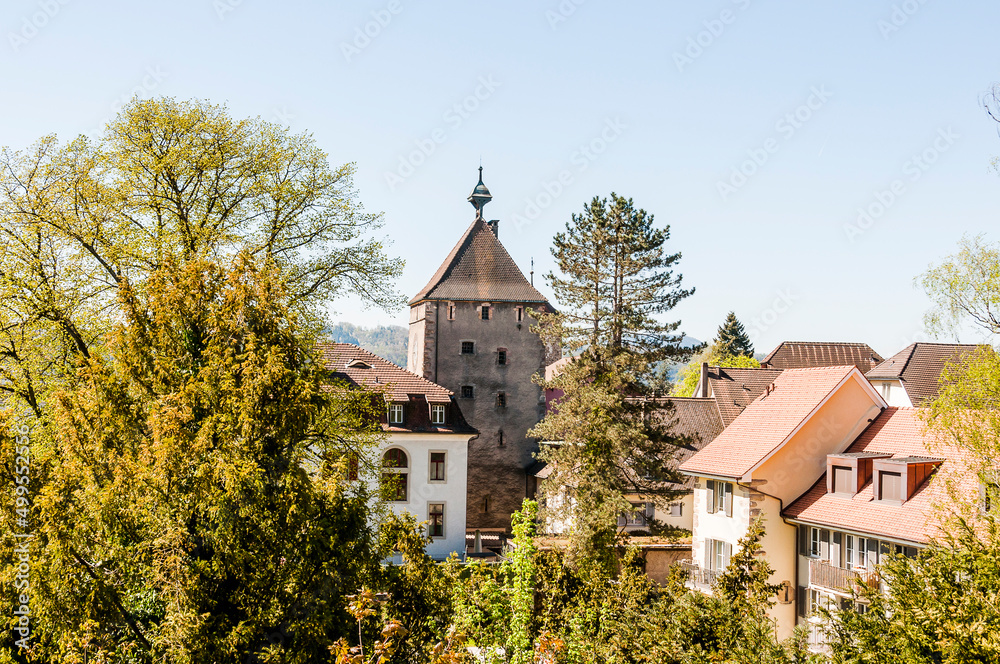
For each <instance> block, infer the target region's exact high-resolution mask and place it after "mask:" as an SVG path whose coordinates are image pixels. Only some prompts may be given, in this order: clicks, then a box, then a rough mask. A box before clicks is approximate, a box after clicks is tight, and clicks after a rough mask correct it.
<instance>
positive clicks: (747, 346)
mask: <svg viewBox="0 0 1000 664" xmlns="http://www.w3.org/2000/svg"><path fill="white" fill-rule="evenodd" d="M713 343H714V345H715V346H716V347H717V348H718V351H719V354H720V355H722V356H724V357H740V356H741V355H744V356H746V357H753V343H752V342H751V341H750V337H748V336H747V333H746V330H744V329H743V323H741V322H740V321H739V319H738V318H736V313H735V312H732V311H730V312H729V313H728V314H727V315H726V320H725V321H723V323H722V325H720V326H719V331H718V333H717V334H716V335H715V340H714V342H713Z"/></svg>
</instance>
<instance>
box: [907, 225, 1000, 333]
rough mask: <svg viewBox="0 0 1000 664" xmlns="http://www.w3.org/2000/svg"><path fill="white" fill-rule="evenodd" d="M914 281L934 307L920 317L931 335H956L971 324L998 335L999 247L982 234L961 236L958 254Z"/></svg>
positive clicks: (999, 327) (999, 315)
mask: <svg viewBox="0 0 1000 664" xmlns="http://www.w3.org/2000/svg"><path fill="white" fill-rule="evenodd" d="M916 282H917V283H918V284H919V285H920V286H921V287H922V288H923V289H924V292H926V293H927V296H928V297H930V299H931V301H932V302H933V303H934V307H933V308H932V309H931V310H930V311H929V312H928V313H927V314H926V315H925V316H924V324H925V325H926V326H927V329H928V331H929V332H930V333H931V334H933V335H935V336H938V335H943V334H946V333H950V334H953V335H954V336H955V337H957V336H958V335H959V332H960V331H961V330H962V328H963V327H964V326H965V325H967V324H971V325H973V326H974V327H978V328H981V329H984V330H986V331H988V332H990V333H992V334H1000V314H998V313H997V312H1000V246H998V245H997V244H996V243H988V242H986V241H985V240H984V237H983V236H982V235H977V236H975V237H971V238H970V237H963V238H962V241H961V242H960V243H959V251H958V252H957V253H955V254H953V255H951V256H948V257H947V258H945V260H944V261H942V262H941V264H939V265H932V266H931V267H929V268H928V269H927V271H926V272H924V273H923V274H922V275H920V276H919V277H917V279H916Z"/></svg>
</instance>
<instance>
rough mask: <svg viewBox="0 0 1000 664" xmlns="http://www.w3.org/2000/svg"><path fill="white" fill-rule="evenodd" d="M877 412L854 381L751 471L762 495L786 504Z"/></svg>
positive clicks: (871, 398)
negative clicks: (772, 497) (773, 497)
mask: <svg viewBox="0 0 1000 664" xmlns="http://www.w3.org/2000/svg"><path fill="white" fill-rule="evenodd" d="M879 412H881V404H880V403H879V402H878V401H877V400H876V399H875V397H874V396H873V395H871V393H869V392H867V391H866V389H865V387H864V386H863V385H862V384H861V383H860V382H859V381H858V380H855V379H854V378H851V379H850V380H848V381H847V382H846V383H845V384H844V385H842V386H841V387H840V389H838V390H837V392H836V393H835V394H834V395H833V396H832V397H830V398H829V399H827V401H826V402H824V403H823V404H822V405H821V406H820V407H819V409H818V410H817V411H816V412H815V413H814V414H813V415H812V416H811V417H810V418H809V419H808V420H807V421H806V423H805V425H803V426H802V428H800V429H799V430H798V431H797V432H796V433H795V434H793V436H792V438H791V439H790V440H788V441H787V442H786V443H785V445H784V446H783V447H782V448H781V449H779V450H778V451H777V452H775V453H774V454H773V455H772V456H771V457H770V458H769V459H768V460H767V461H765V462H764V463H762V464H761V465H760V466H759V467H758V468H757V469H756V470H754V471H752V473H751V479H753V480H758V481H764V482H766V484H762V485H761V486H763V487H765V488H764V489H763V491H764V493H767V494H769V495H772V496H775V497H776V498H779V499H781V500H782V501H784V504H785V505H788V504H789V503H791V502H792V501H793V500H795V499H796V498H798V497H799V496H801V495H802V494H803V493H805V492H806V491H807V490H808V489H809V488H810V487H811V486H812V485H813V484H815V482H816V480H817V479H819V477H820V475H822V474H823V473H824V472H826V457H827V455H828V454H836V453H840V452H843V451H844V450H846V449H847V448H848V446H850V444H851V443H852V442H854V440H855V439H856V438H857V437H858V435H860V434H861V432H862V431H864V430H865V428H867V426H868V425H869V424H870V422H869V420H871V419H874V418H875V417H876V416H877V415H878V414H879Z"/></svg>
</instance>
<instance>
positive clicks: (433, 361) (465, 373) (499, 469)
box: [407, 167, 559, 529]
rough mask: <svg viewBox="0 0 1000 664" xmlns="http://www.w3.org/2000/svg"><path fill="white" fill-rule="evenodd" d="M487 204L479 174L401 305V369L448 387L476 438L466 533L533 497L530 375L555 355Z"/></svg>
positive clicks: (540, 302)
mask: <svg viewBox="0 0 1000 664" xmlns="http://www.w3.org/2000/svg"><path fill="white" fill-rule="evenodd" d="M492 198H493V196H492V195H491V194H490V191H489V189H487V188H486V185H484V184H483V169H482V167H480V168H479V182H478V183H477V184H476V187H475V189H473V191H472V194H471V195H470V196H469V202H470V203H472V206H473V207H474V208H475V210H476V217H475V220H474V221H473V222H472V225H471V226H469V227H468V228H467V229H466V231H465V233H463V234H462V236H461V238H459V240H458V244H456V245H455V247H454V248H453V249H452V250H451V253H449V254H448V257H447V258H445V261H444V263H442V264H441V267H440V268H438V270H437V272H436V273H435V274H434V276H433V277H431V280H430V282H428V284H427V285H426V286H424V288H423V289H421V290H420V292H419V293H417V294H416V295H415V296H414V297H413V299H412V300H410V336H409V349H408V360H407V369H409V370H410V371H412V372H414V373H416V374H418V375H420V376H423V377H424V378H426V379H428V380H430V381H433V382H435V383H438V384H439V385H443V386H445V387H447V388H448V389H450V390H452V391H453V392H454V393H455V396H456V397H457V399H458V402H459V404H460V406H461V409H462V413H463V414H464V415H465V418H466V420H467V421H468V422H469V424H471V425H472V426H473V427H475V428H476V429H477V430H478V431H479V436H478V437H476V438H474V439H473V440H472V441H470V443H469V468H468V500H467V503H466V505H467V519H466V526H467V528H469V529H509V528H510V515H511V513H512V512H514V511H516V510H518V509H520V507H521V501H522V499H523V498H524V497H525V496H526V495H531V494H533V493H534V478H533V477H531V476H529V474H528V473H527V469H528V468H529V467H530V466H531V465H532V464H533V463H534V459H533V458H532V454H533V453H534V452H535V451H537V450H538V441H537V440H535V439H529V438H527V435H526V434H527V431H528V429H530V428H531V427H533V426H534V425H535V424H537V423H538V422H539V420H541V418H542V417H543V416H544V415H545V400H544V394H543V392H542V389H541V388H540V387H539V386H538V385H535V384H534V383H532V381H531V377H532V375H534V374H536V373H541V374H543V375H544V373H545V367H546V365H547V364H550V363H551V362H553V361H555V360H556V359H558V357H559V351H558V349H554V348H548V349H547V348H546V347H545V345H544V344H543V343H542V340H541V339H540V338H539V336H538V335H537V334H535V333H533V332H531V331H530V329H529V328H530V327H531V325H533V324H534V322H535V321H534V320H533V319H532V318H530V317H529V315H528V310H529V309H533V310H535V311H551V307H550V305H549V303H548V302H547V301H546V299H545V297H544V296H543V295H542V294H541V293H539V292H538V291H537V290H535V288H534V287H533V286H532V285H531V284H530V283H528V280H527V279H525V278H524V274H522V273H521V270H520V269H518V267H517V265H516V264H515V263H514V260H513V259H512V258H511V257H510V255H509V254H508V253H507V250H506V249H504V247H503V245H502V244H500V241H499V239H498V238H497V234H498V226H499V222H498V221H490V222H487V221H485V220H484V218H483V207H484V206H485V205H486V204H487V203H489V202H490V200H491V199H492Z"/></svg>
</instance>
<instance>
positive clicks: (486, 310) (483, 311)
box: [479, 304, 490, 320]
mask: <svg viewBox="0 0 1000 664" xmlns="http://www.w3.org/2000/svg"><path fill="white" fill-rule="evenodd" d="M479 316H480V317H481V318H482V319H483V320H489V319H490V305H488V304H484V305H483V306H482V307H481V308H480V311H479Z"/></svg>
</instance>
